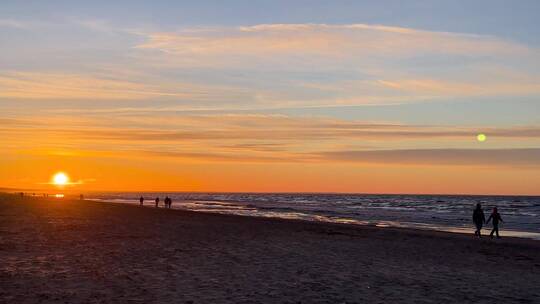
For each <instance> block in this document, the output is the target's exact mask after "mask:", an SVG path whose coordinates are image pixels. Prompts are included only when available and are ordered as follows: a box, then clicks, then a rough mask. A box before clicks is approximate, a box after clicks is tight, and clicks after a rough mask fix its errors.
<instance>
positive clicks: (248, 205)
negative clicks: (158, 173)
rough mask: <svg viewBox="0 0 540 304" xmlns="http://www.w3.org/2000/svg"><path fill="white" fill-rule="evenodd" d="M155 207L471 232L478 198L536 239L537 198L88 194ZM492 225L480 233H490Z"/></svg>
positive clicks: (539, 228) (513, 231)
mask: <svg viewBox="0 0 540 304" xmlns="http://www.w3.org/2000/svg"><path fill="white" fill-rule="evenodd" d="M141 195H142V196H143V197H144V198H145V203H144V205H145V206H148V207H153V206H154V199H155V198H156V197H159V198H160V200H161V201H160V207H163V199H164V198H165V196H169V197H170V198H172V200H173V206H172V207H173V209H185V210H193V211H204V212H214V213H225V214H237V215H243V216H262V217H277V218H288V219H302V220H310V221H325V222H336V223H348V224H353V225H354V224H356V225H375V226H379V227H408V228H417V229H432V230H442V231H451V232H460V233H473V231H474V229H473V224H472V219H471V218H472V211H473V209H474V207H475V205H476V203H481V204H482V207H483V208H484V212H485V214H486V218H487V217H488V216H489V214H490V213H491V209H492V208H493V207H498V209H499V213H500V214H501V216H502V218H503V220H504V223H503V224H502V226H500V230H501V234H502V235H503V236H505V235H506V236H519V237H526V238H534V239H538V240H540V197H538V196H467V195H367V194H295V193H290V194H288V193H280V194H268V193H93V194H89V195H87V199H91V200H96V201H106V202H111V203H121V204H139V197H140V196H141ZM488 228H490V225H487V226H485V228H484V231H483V233H484V234H487V233H489V230H488Z"/></svg>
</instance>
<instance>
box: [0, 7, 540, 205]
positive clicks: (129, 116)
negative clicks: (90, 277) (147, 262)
mask: <svg viewBox="0 0 540 304" xmlns="http://www.w3.org/2000/svg"><path fill="white" fill-rule="evenodd" d="M538 11H540V2H538V1H525V0H524V1H519V2H510V1H496V0H495V1H436V0H434V1H419V0H417V1H414V0H412V1H316V0H312V1H227V2H224V1H91V2H89V1H9V0H3V1H2V5H1V6H0V142H1V143H2V146H3V149H1V150H0V168H1V170H0V188H3V189H38V190H39V189H45V190H47V191H49V190H50V191H53V190H62V191H74V192H85V191H232V192H348V193H416V194H419V193H443V194H508V195H514V194H522V195H540V188H539V187H538V181H540V170H539V169H540V99H539V97H540V19H539V18H538V14H537V12H538ZM478 134H485V135H486V138H487V139H486V140H485V141H483V142H481V141H478V140H477V135H478ZM59 171H62V172H66V173H67V174H68V175H69V177H70V180H71V182H70V185H68V186H65V187H64V188H62V189H57V186H55V185H52V184H51V178H52V176H53V175H54V174H55V173H56V172H59Z"/></svg>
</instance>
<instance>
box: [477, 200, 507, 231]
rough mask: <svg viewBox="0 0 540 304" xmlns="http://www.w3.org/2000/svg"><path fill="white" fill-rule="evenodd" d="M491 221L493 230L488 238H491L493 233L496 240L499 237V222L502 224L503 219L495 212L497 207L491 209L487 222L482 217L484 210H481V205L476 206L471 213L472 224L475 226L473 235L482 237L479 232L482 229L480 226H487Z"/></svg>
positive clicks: (483, 216)
mask: <svg viewBox="0 0 540 304" xmlns="http://www.w3.org/2000/svg"><path fill="white" fill-rule="evenodd" d="M491 220H493V229H492V230H491V233H490V234H489V236H490V237H493V233H495V234H496V235H497V238H500V236H499V222H503V223H504V221H503V219H502V217H501V215H500V214H499V212H497V207H493V212H492V213H491V215H490V216H489V218H488V220H487V221H486V217H485V215H484V210H482V205H480V203H478V204H476V209H474V212H473V222H474V225H475V226H476V231H475V232H474V235H477V236H478V237H482V235H481V233H480V230H481V229H482V226H483V225H484V224H489V221H491Z"/></svg>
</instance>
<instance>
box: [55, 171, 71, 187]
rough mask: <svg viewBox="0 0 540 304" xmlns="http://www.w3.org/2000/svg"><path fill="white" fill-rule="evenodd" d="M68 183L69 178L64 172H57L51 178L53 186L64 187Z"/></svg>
mask: <svg viewBox="0 0 540 304" xmlns="http://www.w3.org/2000/svg"><path fill="white" fill-rule="evenodd" d="M68 183H69V176H67V174H65V173H64V172H58V173H56V174H55V175H54V176H53V184H55V185H57V186H65V185H67V184H68Z"/></svg>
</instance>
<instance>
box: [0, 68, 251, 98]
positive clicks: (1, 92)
mask: <svg viewBox="0 0 540 304" xmlns="http://www.w3.org/2000/svg"><path fill="white" fill-rule="evenodd" d="M246 96H247V95H246V94H245V92H243V91H242V90H240V89H238V90H236V89H235V88H227V87H220V86H209V85H207V86H199V85H196V84H191V83H181V82H177V83H160V84H153V83H146V82H144V81H138V82H136V81H130V80H122V79H114V78H104V77H98V76H93V75H85V74H73V73H71V74H70V73H59V72H56V73H50V72H49V73H44V72H40V73H36V72H1V73H0V97H3V98H13V99H49V100H58V99H68V100H137V99H156V98H157V99H175V100H190V101H208V100H220V101H222V102H226V101H231V100H234V99H237V98H242V97H244V98H245V97H246Z"/></svg>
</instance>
